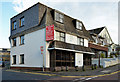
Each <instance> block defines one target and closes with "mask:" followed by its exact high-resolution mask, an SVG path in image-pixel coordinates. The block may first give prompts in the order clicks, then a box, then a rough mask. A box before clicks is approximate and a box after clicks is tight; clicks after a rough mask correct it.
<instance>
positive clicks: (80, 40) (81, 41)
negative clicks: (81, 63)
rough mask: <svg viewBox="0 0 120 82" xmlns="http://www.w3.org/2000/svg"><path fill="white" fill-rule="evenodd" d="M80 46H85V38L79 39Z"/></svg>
mask: <svg viewBox="0 0 120 82" xmlns="http://www.w3.org/2000/svg"><path fill="white" fill-rule="evenodd" d="M78 45H81V46H84V38H82V37H78Z"/></svg>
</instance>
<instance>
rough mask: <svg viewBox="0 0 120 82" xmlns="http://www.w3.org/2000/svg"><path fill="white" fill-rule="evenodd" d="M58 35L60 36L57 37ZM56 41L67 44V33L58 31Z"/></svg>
mask: <svg viewBox="0 0 120 82" xmlns="http://www.w3.org/2000/svg"><path fill="white" fill-rule="evenodd" d="M57 33H58V35H57ZM62 34H63V35H62ZM62 39H63V40H62ZM56 40H58V41H62V42H65V40H66V39H65V33H64V32H60V31H56Z"/></svg>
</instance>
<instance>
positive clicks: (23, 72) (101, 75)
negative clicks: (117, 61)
mask: <svg viewBox="0 0 120 82" xmlns="http://www.w3.org/2000/svg"><path fill="white" fill-rule="evenodd" d="M6 71H12V72H20V71H14V70H6ZM119 72H120V71H116V72H113V73H110V74H103V75H94V76H62V75H56V74H45V73H35V72H22V73H27V74H36V75H47V76H60V77H70V78H80V77H102V76H107V75H113V74H116V73H119Z"/></svg>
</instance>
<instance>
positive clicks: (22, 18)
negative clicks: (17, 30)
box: [19, 16, 25, 27]
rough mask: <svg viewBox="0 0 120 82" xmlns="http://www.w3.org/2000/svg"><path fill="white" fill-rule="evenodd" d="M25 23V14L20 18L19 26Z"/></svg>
mask: <svg viewBox="0 0 120 82" xmlns="http://www.w3.org/2000/svg"><path fill="white" fill-rule="evenodd" d="M23 20H24V22H22V21H23ZM21 22H22V23H21ZM24 25H25V17H24V16H23V17H21V18H20V22H19V27H23V26H24Z"/></svg>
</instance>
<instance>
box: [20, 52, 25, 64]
mask: <svg viewBox="0 0 120 82" xmlns="http://www.w3.org/2000/svg"><path fill="white" fill-rule="evenodd" d="M20 64H24V54H21V55H20Z"/></svg>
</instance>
